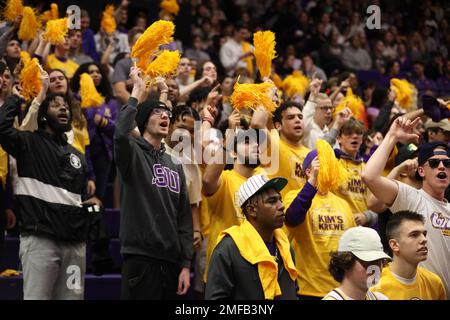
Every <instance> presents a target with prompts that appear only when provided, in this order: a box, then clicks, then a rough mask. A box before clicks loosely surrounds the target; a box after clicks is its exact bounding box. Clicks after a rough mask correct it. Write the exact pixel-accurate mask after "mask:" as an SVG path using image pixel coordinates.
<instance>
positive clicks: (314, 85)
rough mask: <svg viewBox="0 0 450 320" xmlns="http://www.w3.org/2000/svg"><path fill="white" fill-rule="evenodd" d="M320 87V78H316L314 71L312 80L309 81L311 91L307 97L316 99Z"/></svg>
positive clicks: (312, 99)
mask: <svg viewBox="0 0 450 320" xmlns="http://www.w3.org/2000/svg"><path fill="white" fill-rule="evenodd" d="M321 87H322V80H320V79H318V78H316V73H315V72H314V74H313V76H312V80H311V82H310V83H309V91H310V92H311V94H310V96H309V99H310V100H311V101H314V100H315V99H316V97H317V95H318V94H319V92H320V88H321Z"/></svg>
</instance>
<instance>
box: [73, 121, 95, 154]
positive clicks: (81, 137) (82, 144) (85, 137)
mask: <svg viewBox="0 0 450 320" xmlns="http://www.w3.org/2000/svg"><path fill="white" fill-rule="evenodd" d="M72 131H73V142H72V146H73V147H74V148H75V149H77V150H78V151H80V152H81V153H82V154H85V153H86V146H88V145H89V144H90V143H91V142H90V141H89V132H88V130H87V127H84V128H83V129H78V128H77V127H74V126H72Z"/></svg>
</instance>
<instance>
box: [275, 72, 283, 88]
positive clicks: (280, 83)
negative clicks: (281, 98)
mask: <svg viewBox="0 0 450 320" xmlns="http://www.w3.org/2000/svg"><path fill="white" fill-rule="evenodd" d="M272 81H273V83H274V84H275V86H276V87H277V88H278V89H281V88H282V87H283V80H281V77H280V76H279V75H278V74H277V73H274V74H273V75H272Z"/></svg>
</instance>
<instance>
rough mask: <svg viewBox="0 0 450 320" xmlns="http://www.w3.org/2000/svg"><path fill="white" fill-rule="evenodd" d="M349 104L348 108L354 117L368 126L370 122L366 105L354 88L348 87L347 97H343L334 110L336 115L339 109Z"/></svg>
mask: <svg viewBox="0 0 450 320" xmlns="http://www.w3.org/2000/svg"><path fill="white" fill-rule="evenodd" d="M346 105H347V108H349V109H350V110H351V111H352V113H353V117H354V118H355V119H357V120H359V121H361V122H362V123H364V125H365V126H366V128H367V127H368V125H369V123H368V121H367V114H366V108H365V107H364V102H363V101H362V100H361V98H360V97H358V96H356V95H354V94H353V91H352V89H350V88H348V89H347V94H346V95H345V98H344V99H342V101H341V102H340V103H339V104H338V106H337V107H336V109H335V111H334V115H336V114H337V113H338V112H339V111H341V110H343V109H344V108H345V106H346Z"/></svg>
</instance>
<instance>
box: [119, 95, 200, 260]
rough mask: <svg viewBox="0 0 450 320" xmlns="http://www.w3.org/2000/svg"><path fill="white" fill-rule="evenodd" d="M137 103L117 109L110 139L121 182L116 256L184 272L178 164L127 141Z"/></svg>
mask: <svg viewBox="0 0 450 320" xmlns="http://www.w3.org/2000/svg"><path fill="white" fill-rule="evenodd" d="M137 103H138V101H137V100H136V99H135V98H130V99H129V100H128V104H125V105H124V106H122V108H121V109H120V112H119V116H118V119H117V122H116V130H115V134H114V155H115V160H116V165H117V169H118V171H119V177H120V182H121V208H120V240H121V253H122V254H138V255H144V256H148V257H151V258H156V259H160V260H164V261H169V262H173V263H177V264H179V265H180V267H189V266H190V261H191V259H192V255H193V243H192V241H193V240H192V239H193V234H192V233H193V231H192V213H191V207H190V204H189V196H188V192H187V190H186V181H185V176H184V172H183V168H182V166H181V164H175V163H174V162H173V161H172V159H171V157H170V156H169V155H168V154H166V152H165V148H164V145H163V144H162V146H161V148H160V149H155V148H154V147H153V146H152V145H151V144H150V143H148V142H147V141H146V140H145V139H144V138H143V137H139V138H134V137H132V136H131V131H132V130H133V124H134V119H135V117H136V112H137V109H136V107H137Z"/></svg>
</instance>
